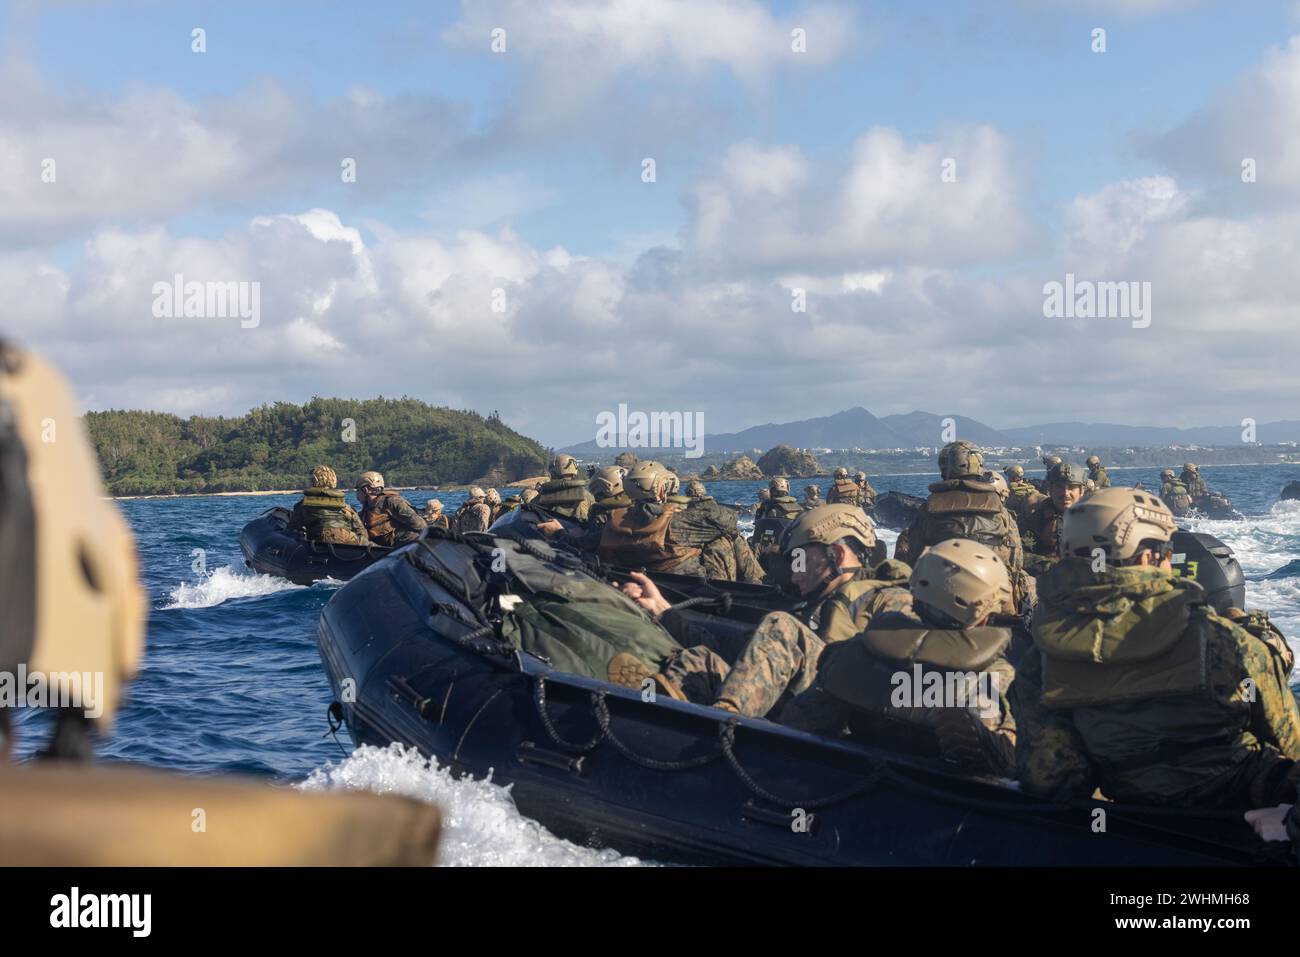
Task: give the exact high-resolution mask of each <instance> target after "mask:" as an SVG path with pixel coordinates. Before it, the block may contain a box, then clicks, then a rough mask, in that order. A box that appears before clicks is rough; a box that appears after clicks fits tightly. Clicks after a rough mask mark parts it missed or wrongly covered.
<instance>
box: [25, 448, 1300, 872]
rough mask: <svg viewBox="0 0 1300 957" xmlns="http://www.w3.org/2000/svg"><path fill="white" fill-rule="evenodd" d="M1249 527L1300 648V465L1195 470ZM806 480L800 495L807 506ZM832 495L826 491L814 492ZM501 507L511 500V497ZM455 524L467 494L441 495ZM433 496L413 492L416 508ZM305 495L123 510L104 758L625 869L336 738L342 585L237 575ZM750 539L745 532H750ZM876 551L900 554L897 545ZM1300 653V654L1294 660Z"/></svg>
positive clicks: (503, 848) (459, 787)
mask: <svg viewBox="0 0 1300 957" xmlns="http://www.w3.org/2000/svg"><path fill="white" fill-rule="evenodd" d="M1202 473H1203V474H1204V476H1205V478H1206V481H1207V482H1208V483H1209V485H1210V487H1211V488H1215V489H1218V490H1221V491H1223V492H1225V493H1226V494H1227V495H1228V497H1229V498H1231V499H1232V501H1233V503H1234V505H1235V506H1236V507H1237V509H1238V511H1240V512H1241V513H1242V514H1243V516H1244V517H1243V518H1242V519H1241V520H1238V521H1206V520H1199V521H1196V522H1194V523H1192V524H1191V525H1190V526H1189V527H1191V528H1193V529H1195V530H1197V531H1204V532H1209V533H1211V534H1213V535H1215V536H1217V537H1218V538H1220V539H1222V540H1223V541H1224V542H1225V543H1227V544H1228V545H1230V546H1231V547H1232V549H1233V550H1234V551H1235V552H1236V556H1237V559H1238V560H1239V561H1240V562H1241V565H1242V568H1243V570H1244V571H1245V573H1246V575H1247V577H1248V579H1249V582H1248V585H1247V596H1248V604H1250V605H1251V606H1252V607H1260V608H1265V609H1267V610H1268V611H1269V612H1270V613H1271V614H1272V616H1273V619H1274V621H1276V622H1277V623H1278V625H1279V626H1280V627H1281V629H1282V631H1283V633H1284V634H1286V635H1287V637H1288V638H1289V639H1290V640H1291V642H1292V644H1293V645H1297V641H1296V639H1297V636H1300V502H1278V493H1279V492H1280V490H1281V489H1282V487H1283V486H1284V485H1285V484H1286V483H1287V482H1288V481H1291V480H1294V479H1300V466H1220V467H1205V468H1203V469H1202ZM1110 474H1111V480H1112V481H1113V482H1115V483H1116V484H1121V485H1131V484H1133V483H1134V482H1136V481H1138V480H1141V481H1142V482H1143V483H1144V484H1145V485H1146V487H1147V488H1152V487H1155V488H1159V481H1158V476H1159V470H1157V469H1117V470H1113V471H1112V472H1111V473H1110ZM937 478H938V476H937V475H897V476H872V479H871V481H872V484H873V485H874V486H875V488H876V490H877V491H878V492H880V493H884V492H885V491H888V490H889V489H898V490H900V491H903V492H908V493H911V494H914V495H924V494H926V486H927V485H928V484H929V483H930V482H932V481H936V480H937ZM807 484H809V482H807V481H803V480H796V481H792V482H791V487H792V491H793V494H794V495H795V496H797V497H799V498H802V497H803V487H804V486H805V485H807ZM818 484H820V485H821V487H822V492H823V496H824V494H825V491H826V488H827V486H828V485H829V482H828V481H827V480H825V479H822V480H820V482H819V483H818ZM761 487H762V483H757V482H717V483H712V484H711V485H710V486H709V491H710V494H712V495H714V496H715V497H716V498H717V499H718V500H719V501H722V502H739V503H752V502H754V501H755V500H756V498H757V495H758V491H759V489H760V488H761ZM503 493H504V490H503ZM436 494H437V497H438V498H440V499H441V500H442V502H443V504H444V506H445V507H446V508H447V510H448V511H449V512H451V511H454V510H455V508H456V507H457V506H458V505H459V504H460V503H461V502H462V501H463V500H464V495H463V493H436ZM433 496H434V493H427V492H426V493H412V494H410V495H408V498H409V499H410V500H411V501H412V503H413V504H416V505H423V503H424V501H425V500H426V499H428V498H430V497H433ZM296 498H297V496H219V497H218V496H213V497H201V498H175V499H139V500H131V501H123V502H121V503H120V507H121V509H122V511H123V513H124V514H125V515H126V517H127V520H128V521H129V522H130V524H131V527H132V529H133V530H134V532H135V535H136V540H137V545H138V549H139V553H140V564H141V575H142V578H143V580H144V585H145V587H146V589H147V591H148V595H149V606H150V613H149V630H148V638H147V644H146V651H145V657H144V661H143V663H142V666H141V669H140V673H139V675H138V677H137V678H136V680H135V682H134V683H133V684H132V685H131V688H130V691H129V694H128V697H127V700H126V703H125V705H124V707H123V708H122V710H121V711H120V713H119V715H118V718H117V721H116V722H115V724H114V726H113V728H112V730H111V732H110V733H108V734H107V735H105V736H103V737H102V739H101V741H100V744H99V749H98V750H99V754H100V756H101V758H103V759H107V760H115V761H132V762H138V763H144V764H150V765H155V766H158V767H163V768H169V769H173V770H178V771H184V772H238V773H244V774H253V775H260V776H264V777H266V778H267V779H271V780H276V781H279V782H286V783H293V784H295V785H297V786H300V787H305V788H313V789H319V788H365V789H370V790H374V791H379V792H385V793H400V794H407V795H410V796H412V797H417V798H420V799H423V800H430V801H435V802H436V803H438V804H439V805H440V806H441V807H442V808H443V809H444V814H445V826H446V833H445V836H444V841H443V847H442V849H441V851H440V863H443V864H452V865H468V864H548V865H583V866H601V865H631V864H637V863H640V862H638V861H636V860H635V859H632V858H627V857H622V856H620V855H618V854H616V853H614V852H611V851H597V850H592V849H589V848H583V847H578V846H575V845H573V844H571V843H569V842H567V841H563V840H560V839H558V838H556V837H554V836H553V835H550V834H549V833H548V832H547V831H546V830H545V829H544V828H542V827H541V826H540V825H538V824H536V823H535V822H533V821H530V820H528V819H526V818H524V817H522V816H521V815H520V814H519V813H518V812H517V811H516V810H515V809H514V805H513V802H512V801H511V798H510V795H509V793H508V790H507V789H505V788H502V787H499V786H497V785H495V784H492V783H491V782H482V781H460V780H455V779H453V778H452V777H451V776H450V775H449V774H448V773H447V772H446V770H445V769H442V768H438V767H436V766H433V767H431V766H429V765H428V764H426V763H425V762H424V761H422V760H421V759H420V758H419V757H418V756H417V755H415V754H412V753H404V752H403V751H402V750H401V749H400V748H397V747H393V748H389V749H386V750H379V749H374V748H365V749H360V750H358V751H355V752H354V751H353V747H352V742H351V740H350V739H349V738H348V737H347V733H346V731H343V732H340V733H339V735H338V737H337V739H336V738H334V737H332V736H331V735H330V734H329V732H328V726H327V722H326V717H325V712H326V708H327V706H328V705H329V702H330V693H329V686H328V684H327V682H326V679H325V674H324V671H323V669H322V667H321V663H320V658H319V655H318V654H317V651H316V644H315V639H314V631H315V622H316V619H317V618H318V616H319V615H320V611H321V608H322V607H323V606H324V604H325V602H326V601H328V600H329V598H330V596H331V595H332V594H333V593H334V591H335V589H337V588H338V587H339V583H337V582H319V583H317V584H315V585H313V586H311V587H309V588H307V587H300V586H296V585H291V584H289V583H288V582H285V581H282V580H280V579H276V578H271V577H269V576H266V575H259V574H254V573H253V572H251V571H250V570H249V569H247V568H246V567H245V566H244V562H243V556H242V555H241V553H240V551H239V531H240V529H241V527H242V526H243V525H244V523H245V522H247V521H249V520H250V519H252V518H254V517H255V516H257V515H258V514H260V513H261V512H262V511H264V510H265V509H268V508H270V507H272V506H275V505H285V506H290V505H292V504H293V502H294V501H295V500H296ZM742 524H743V523H742ZM882 537H883V538H884V539H885V540H886V541H888V542H889V543H890V544H891V546H892V543H893V540H894V539H895V538H896V537H897V535H896V533H893V532H889V531H887V530H885V531H883V532H882ZM1297 648H1298V649H1300V645H1297ZM17 725H18V728H17V730H18V751H19V753H20V754H29V753H30V752H31V751H33V750H35V749H36V748H37V747H38V746H39V745H40V744H41V743H42V742H43V740H44V738H45V736H46V734H47V731H48V726H49V721H48V715H43V714H41V713H39V712H27V711H22V710H20V711H18V712H17Z"/></svg>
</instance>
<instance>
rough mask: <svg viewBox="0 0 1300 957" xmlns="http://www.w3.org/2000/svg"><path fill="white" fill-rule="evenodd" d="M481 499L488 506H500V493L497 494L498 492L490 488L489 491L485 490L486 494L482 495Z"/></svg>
mask: <svg viewBox="0 0 1300 957" xmlns="http://www.w3.org/2000/svg"><path fill="white" fill-rule="evenodd" d="M483 497H484V498H485V499H486V500H487V503H488V504H489V505H500V504H501V493H500V492H498V491H497V490H496V489H494V488H490V489H488V490H487V494H486V495H484V496H483Z"/></svg>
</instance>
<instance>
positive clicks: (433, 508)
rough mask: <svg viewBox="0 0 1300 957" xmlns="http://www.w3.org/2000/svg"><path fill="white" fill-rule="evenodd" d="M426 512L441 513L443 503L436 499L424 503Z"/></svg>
mask: <svg viewBox="0 0 1300 957" xmlns="http://www.w3.org/2000/svg"><path fill="white" fill-rule="evenodd" d="M424 510H425V511H426V512H441V511H442V502H440V501H438V500H437V499H436V498H431V499H429V501H427V502H425V503H424Z"/></svg>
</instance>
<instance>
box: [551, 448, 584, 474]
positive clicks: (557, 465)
mask: <svg viewBox="0 0 1300 957" xmlns="http://www.w3.org/2000/svg"><path fill="white" fill-rule="evenodd" d="M550 473H551V478H553V479H562V478H573V477H574V476H576V475H577V474H578V460H577V459H575V458H574V457H573V456H572V455H566V454H565V453H564V452H561V453H560V454H559V455H557V456H556V457H555V458H553V459H551V467H550Z"/></svg>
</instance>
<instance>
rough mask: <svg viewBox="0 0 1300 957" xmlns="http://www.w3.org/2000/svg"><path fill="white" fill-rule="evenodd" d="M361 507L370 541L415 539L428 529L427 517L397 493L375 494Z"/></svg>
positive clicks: (388, 542) (389, 542)
mask: <svg viewBox="0 0 1300 957" xmlns="http://www.w3.org/2000/svg"><path fill="white" fill-rule="evenodd" d="M369 498H370V500H369V501H368V502H366V505H365V507H364V508H363V509H362V510H361V521H362V522H364V523H365V526H366V532H367V533H368V534H369V536H370V540H371V541H372V542H374V543H375V544H376V545H385V546H390V547H391V546H395V545H404V544H406V543H407V542H413V541H415V540H416V539H417V538H419V537H420V532H422V531H424V519H422V518H420V515H419V513H418V512H416V510H415V508H414V507H412V505H411V503H410V502H408V501H407V500H406V499H404V498H402V496H400V495H398V494H397V493H396V492H393V491H389V490H384V491H382V492H379V493H378V494H375V493H371V494H370V497H369Z"/></svg>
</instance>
